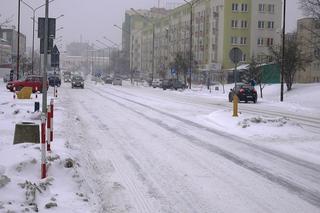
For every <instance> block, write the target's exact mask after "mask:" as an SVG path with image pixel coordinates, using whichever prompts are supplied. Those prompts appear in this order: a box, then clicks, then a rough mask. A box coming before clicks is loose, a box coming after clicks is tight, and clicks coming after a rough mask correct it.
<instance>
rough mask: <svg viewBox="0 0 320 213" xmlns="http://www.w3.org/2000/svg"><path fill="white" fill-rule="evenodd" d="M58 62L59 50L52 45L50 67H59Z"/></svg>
mask: <svg viewBox="0 0 320 213" xmlns="http://www.w3.org/2000/svg"><path fill="white" fill-rule="evenodd" d="M59 64H60V52H59V50H58V47H57V46H56V45H54V47H53V49H52V51H51V67H59Z"/></svg>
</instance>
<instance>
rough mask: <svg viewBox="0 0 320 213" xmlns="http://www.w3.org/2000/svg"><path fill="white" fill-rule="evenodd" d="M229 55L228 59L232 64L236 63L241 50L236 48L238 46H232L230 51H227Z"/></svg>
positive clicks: (239, 58) (239, 57)
mask: <svg viewBox="0 0 320 213" xmlns="http://www.w3.org/2000/svg"><path fill="white" fill-rule="evenodd" d="M229 57H230V60H231V61H232V62H233V63H234V64H238V63H239V62H240V61H241V59H242V51H241V49H240V48H238V47H234V48H232V49H231V50H230V52H229Z"/></svg>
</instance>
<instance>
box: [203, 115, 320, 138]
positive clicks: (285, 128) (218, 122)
mask: <svg viewBox="0 0 320 213" xmlns="http://www.w3.org/2000/svg"><path fill="white" fill-rule="evenodd" d="M198 119H199V120H203V122H205V125H208V126H210V127H212V128H215V129H219V130H221V131H224V132H227V133H230V134H233V135H238V136H240V137H244V138H251V139H253V140H257V139H259V140H264V141H289V140H292V141H301V140H307V139H313V138H316V137H319V135H316V133H313V132H310V131H308V130H307V129H304V128H303V127H302V126H300V125H299V124H298V123H297V122H295V121H292V120H291V119H289V118H286V117H267V116H253V115H250V114H246V113H241V112H240V113H239V116H238V117H233V116H232V111H231V110H216V111H214V112H213V113H211V114H209V115H207V116H200V117H198Z"/></svg>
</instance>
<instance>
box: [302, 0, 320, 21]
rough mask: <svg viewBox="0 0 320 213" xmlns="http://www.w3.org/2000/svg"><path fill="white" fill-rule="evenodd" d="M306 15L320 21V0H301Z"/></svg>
mask: <svg viewBox="0 0 320 213" xmlns="http://www.w3.org/2000/svg"><path fill="white" fill-rule="evenodd" d="M299 3H300V7H301V9H302V10H303V12H304V14H305V15H307V16H311V17H314V18H316V19H319V20H320V0H299Z"/></svg>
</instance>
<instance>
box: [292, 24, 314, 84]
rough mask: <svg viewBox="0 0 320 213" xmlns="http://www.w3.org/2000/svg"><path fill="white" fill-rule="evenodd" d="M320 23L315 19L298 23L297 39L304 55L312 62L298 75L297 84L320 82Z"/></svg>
mask: <svg viewBox="0 0 320 213" xmlns="http://www.w3.org/2000/svg"><path fill="white" fill-rule="evenodd" d="M319 34H320V21H319V20H316V19H314V18H303V19H299V20H298V23H297V39H298V41H299V42H300V46H301V50H302V52H303V54H305V55H306V56H308V57H309V58H310V59H311V60H312V62H311V63H310V64H309V65H308V66H307V67H306V68H305V70H300V71H299V72H297V74H296V79H295V80H296V82H299V83H312V82H320V37H319Z"/></svg>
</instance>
